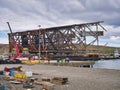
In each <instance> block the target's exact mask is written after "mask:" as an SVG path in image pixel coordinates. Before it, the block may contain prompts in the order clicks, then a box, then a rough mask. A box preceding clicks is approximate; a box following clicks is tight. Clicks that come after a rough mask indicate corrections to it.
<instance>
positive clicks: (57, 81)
mask: <svg viewBox="0 0 120 90" xmlns="http://www.w3.org/2000/svg"><path fill="white" fill-rule="evenodd" d="M51 82H52V83H53V84H56V85H64V84H66V83H67V82H68V78H62V77H54V78H53V79H52V81H51Z"/></svg>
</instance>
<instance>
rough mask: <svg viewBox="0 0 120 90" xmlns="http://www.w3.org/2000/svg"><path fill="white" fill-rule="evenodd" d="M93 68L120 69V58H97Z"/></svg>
mask: <svg viewBox="0 0 120 90" xmlns="http://www.w3.org/2000/svg"><path fill="white" fill-rule="evenodd" d="M93 67H94V68H107V69H117V70H120V59H113V60H99V61H96V62H95V64H94V66H93Z"/></svg>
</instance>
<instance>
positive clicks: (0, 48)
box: [0, 44, 9, 54]
mask: <svg viewBox="0 0 120 90" xmlns="http://www.w3.org/2000/svg"><path fill="white" fill-rule="evenodd" d="M8 52H9V45H8V44H0V54H2V53H8Z"/></svg>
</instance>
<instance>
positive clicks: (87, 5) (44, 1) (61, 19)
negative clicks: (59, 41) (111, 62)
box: [0, 0, 120, 46]
mask: <svg viewBox="0 0 120 90" xmlns="http://www.w3.org/2000/svg"><path fill="white" fill-rule="evenodd" d="M0 12H1V13H0V32H4V30H9V29H8V26H7V24H6V22H8V21H9V22H10V24H11V27H12V29H13V31H23V30H31V29H36V28H38V25H41V26H42V27H53V26H59V25H68V24H75V23H83V22H92V21H104V22H105V23H104V26H105V27H106V29H107V30H108V31H107V32H105V36H104V37H102V40H103V41H104V40H106V42H107V40H108V41H109V40H112V41H114V42H116V41H117V40H118V37H119V34H120V31H119V30H120V20H119V19H120V0H0ZM0 34H1V33H0ZM4 34H5V33H4ZM3 36H4V35H3ZM1 37H2V36H1V35H0V38H1ZM115 38H116V39H115ZM0 43H1V41H0ZM109 45H111V46H112V43H111V44H109ZM116 45H117V44H116Z"/></svg>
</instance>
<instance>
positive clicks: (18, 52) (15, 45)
mask: <svg viewBox="0 0 120 90" xmlns="http://www.w3.org/2000/svg"><path fill="white" fill-rule="evenodd" d="M7 24H8V27H9V29H10V33H11V35H10V37H11V38H12V40H13V46H14V48H15V49H16V53H17V54H16V55H15V56H14V57H12V60H14V59H16V58H19V57H20V51H19V48H18V45H17V44H16V41H15V39H14V36H13V33H12V29H11V27H10V24H9V22H7Z"/></svg>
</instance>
